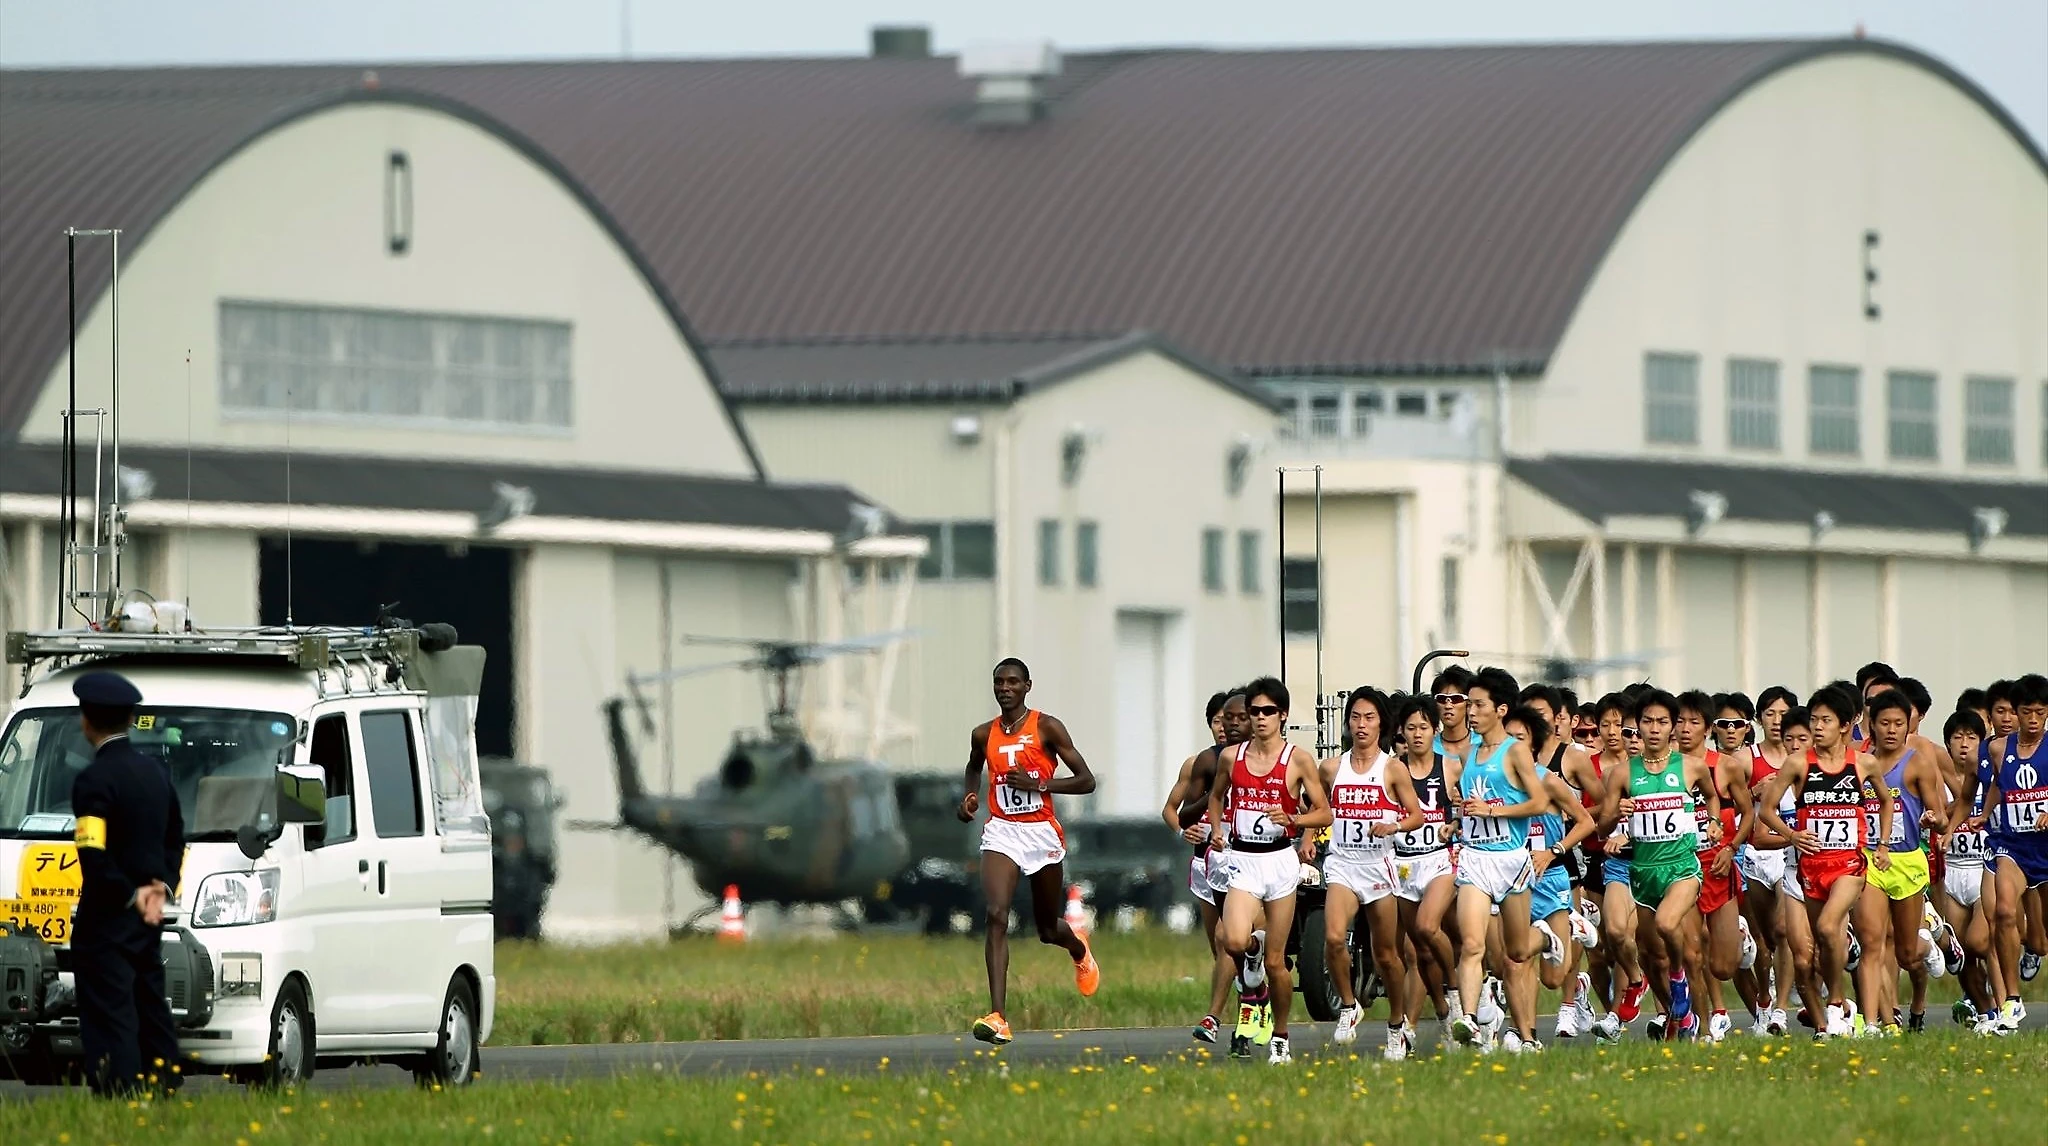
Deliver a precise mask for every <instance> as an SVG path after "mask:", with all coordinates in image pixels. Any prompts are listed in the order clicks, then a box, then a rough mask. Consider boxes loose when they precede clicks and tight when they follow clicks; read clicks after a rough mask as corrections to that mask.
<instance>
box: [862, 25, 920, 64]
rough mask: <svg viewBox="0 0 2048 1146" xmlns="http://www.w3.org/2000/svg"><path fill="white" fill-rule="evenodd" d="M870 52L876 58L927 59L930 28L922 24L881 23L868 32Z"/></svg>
mask: <svg viewBox="0 0 2048 1146" xmlns="http://www.w3.org/2000/svg"><path fill="white" fill-rule="evenodd" d="M869 42H870V43H871V44H872V45H873V47H872V49H871V54H872V55H873V56H874V58H875V59H878V60H928V59H930V58H931V54H932V30H931V29H930V28H927V27H925V26H924V25H922V24H898V25H881V26H878V27H876V28H874V29H872V30H871V31H870V32H869Z"/></svg>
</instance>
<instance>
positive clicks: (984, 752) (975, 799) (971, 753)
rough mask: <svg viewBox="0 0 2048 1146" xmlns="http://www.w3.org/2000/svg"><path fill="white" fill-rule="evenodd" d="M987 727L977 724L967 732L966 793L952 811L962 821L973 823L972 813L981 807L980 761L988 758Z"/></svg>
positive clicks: (986, 725)
mask: <svg viewBox="0 0 2048 1146" xmlns="http://www.w3.org/2000/svg"><path fill="white" fill-rule="evenodd" d="M990 723H993V722H990ZM988 729H989V726H988V724H977V725H975V726H974V731H973V732H970V733H968V734H967V794H966V795H965V796H962V797H961V798H960V807H959V808H958V809H956V810H955V812H954V814H955V815H957V816H959V817H960V819H961V822H963V823H969V824H971V823H973V822H974V813H975V812H976V811H979V810H980V807H981V763H982V761H983V760H986V759H987V758H988Z"/></svg>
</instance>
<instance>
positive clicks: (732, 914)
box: [718, 883, 747, 943]
mask: <svg viewBox="0 0 2048 1146" xmlns="http://www.w3.org/2000/svg"><path fill="white" fill-rule="evenodd" d="M718 939H719V942H721V943H745V942H746V941H747V921H746V916H745V915H744V914H743V913H742V912H741V909H740V885H739V884H736V883H728V884H726V885H725V909H724V910H723V911H721V912H720V913H719V916H718Z"/></svg>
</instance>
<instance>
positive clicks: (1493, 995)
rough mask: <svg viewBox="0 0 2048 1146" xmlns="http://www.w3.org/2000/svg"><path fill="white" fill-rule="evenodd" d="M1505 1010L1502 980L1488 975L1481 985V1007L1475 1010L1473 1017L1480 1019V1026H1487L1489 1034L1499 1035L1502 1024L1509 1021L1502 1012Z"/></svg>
mask: <svg viewBox="0 0 2048 1146" xmlns="http://www.w3.org/2000/svg"><path fill="white" fill-rule="evenodd" d="M1504 1010H1505V1008H1504V1007H1502V1006H1501V991H1500V980H1499V979H1496V978H1494V977H1493V976H1491V975H1488V976H1487V977H1486V981H1485V982H1484V983H1482V984H1481V985H1480V987H1479V1009H1478V1010H1477V1011H1474V1012H1473V1017H1474V1018H1477V1019H1478V1020H1479V1025H1480V1026H1482V1027H1485V1028H1486V1031H1487V1034H1488V1035H1498V1034H1499V1033H1500V1025H1501V1024H1502V1023H1503V1022H1506V1021H1507V1016H1506V1015H1505V1014H1503V1013H1502V1012H1503V1011H1504Z"/></svg>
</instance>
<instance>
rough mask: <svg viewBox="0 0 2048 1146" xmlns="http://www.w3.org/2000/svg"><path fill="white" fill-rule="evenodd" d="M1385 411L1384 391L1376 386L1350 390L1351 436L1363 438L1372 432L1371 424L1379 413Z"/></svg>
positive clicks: (1385, 399)
mask: <svg viewBox="0 0 2048 1146" xmlns="http://www.w3.org/2000/svg"><path fill="white" fill-rule="evenodd" d="M1386 412H1387V395H1386V392H1385V391H1383V390H1381V389H1380V388H1379V387H1377V386H1368V387H1365V388H1363V389H1358V390H1353V391H1352V392H1351V436H1352V437H1354V438H1363V437H1366V436H1368V435H1370V434H1371V433H1372V424H1373V421H1374V420H1375V419H1377V418H1378V417H1379V416H1380V415H1381V414H1384V413H1386Z"/></svg>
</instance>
